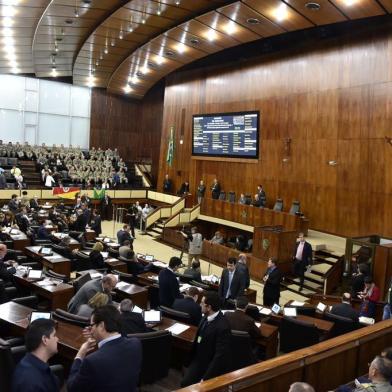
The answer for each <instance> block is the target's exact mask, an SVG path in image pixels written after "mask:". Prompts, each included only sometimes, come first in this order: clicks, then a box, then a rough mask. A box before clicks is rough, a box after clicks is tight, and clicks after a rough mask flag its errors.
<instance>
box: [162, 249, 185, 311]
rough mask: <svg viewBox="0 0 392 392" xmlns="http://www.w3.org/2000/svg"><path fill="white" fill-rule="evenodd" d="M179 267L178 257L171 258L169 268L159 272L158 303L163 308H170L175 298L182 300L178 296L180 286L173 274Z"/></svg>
mask: <svg viewBox="0 0 392 392" xmlns="http://www.w3.org/2000/svg"><path fill="white" fill-rule="evenodd" d="M180 265H181V259H180V258H179V257H175V256H174V257H172V258H171V259H170V261H169V266H168V267H167V268H165V269H163V270H162V271H161V272H159V275H158V282H159V302H160V304H161V305H163V306H167V307H169V308H171V306H172V305H173V302H174V300H175V299H176V298H182V295H181V294H180V285H179V283H178V280H177V276H176V274H175V272H176V271H177V270H178V268H179V267H180Z"/></svg>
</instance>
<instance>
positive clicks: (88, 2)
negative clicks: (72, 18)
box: [82, 0, 91, 5]
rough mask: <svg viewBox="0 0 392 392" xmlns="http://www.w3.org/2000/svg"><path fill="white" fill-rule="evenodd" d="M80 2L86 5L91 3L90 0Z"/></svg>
mask: <svg viewBox="0 0 392 392" xmlns="http://www.w3.org/2000/svg"><path fill="white" fill-rule="evenodd" d="M82 3H83V4H86V5H90V4H91V0H83V1H82Z"/></svg>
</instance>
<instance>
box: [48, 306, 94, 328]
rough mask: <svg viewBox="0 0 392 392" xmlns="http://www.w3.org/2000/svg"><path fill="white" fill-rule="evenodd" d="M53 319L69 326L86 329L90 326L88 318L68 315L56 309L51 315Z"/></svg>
mask: <svg viewBox="0 0 392 392" xmlns="http://www.w3.org/2000/svg"><path fill="white" fill-rule="evenodd" d="M52 316H53V318H55V319H56V320H60V321H65V322H67V323H70V324H74V325H79V326H80V327H87V326H88V325H89V324H90V320H89V319H88V317H82V316H78V315H76V314H73V313H69V312H67V311H65V310H63V309H56V310H55V311H54V312H53V313H52Z"/></svg>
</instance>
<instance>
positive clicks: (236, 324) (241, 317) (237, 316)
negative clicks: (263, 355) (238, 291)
mask: <svg viewBox="0 0 392 392" xmlns="http://www.w3.org/2000/svg"><path fill="white" fill-rule="evenodd" d="M235 302H236V305H235V311H234V312H227V313H225V317H226V319H227V321H228V322H229V325H230V329H234V330H236V331H243V332H248V334H249V336H250V337H251V338H252V339H257V338H260V337H261V332H260V329H259V328H257V325H256V324H255V321H254V320H253V319H252V317H250V316H248V315H247V314H246V309H247V308H248V304H249V301H248V298H246V297H245V296H242V297H238V298H237V300H236V301H235Z"/></svg>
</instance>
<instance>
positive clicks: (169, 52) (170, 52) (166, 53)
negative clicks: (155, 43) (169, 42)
mask: <svg viewBox="0 0 392 392" xmlns="http://www.w3.org/2000/svg"><path fill="white" fill-rule="evenodd" d="M165 55H166V56H169V57H171V56H174V52H173V51H172V50H167V51H166V52H165Z"/></svg>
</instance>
